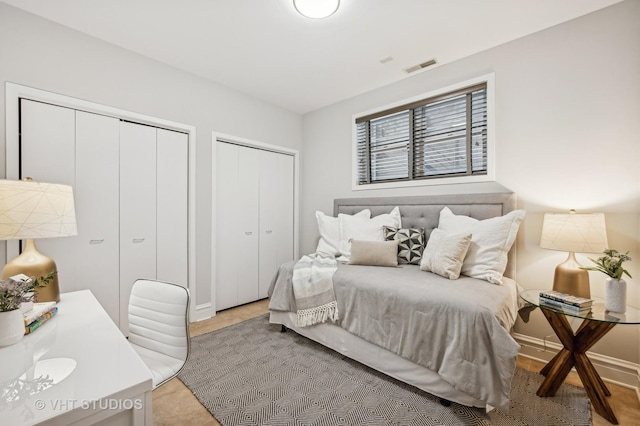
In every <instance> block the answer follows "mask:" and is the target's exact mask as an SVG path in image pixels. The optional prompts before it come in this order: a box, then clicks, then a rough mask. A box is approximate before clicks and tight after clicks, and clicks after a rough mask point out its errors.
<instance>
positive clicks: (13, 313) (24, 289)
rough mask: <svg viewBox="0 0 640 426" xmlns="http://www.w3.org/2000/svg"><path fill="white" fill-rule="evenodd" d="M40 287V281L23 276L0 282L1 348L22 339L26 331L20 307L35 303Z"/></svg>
mask: <svg viewBox="0 0 640 426" xmlns="http://www.w3.org/2000/svg"><path fill="white" fill-rule="evenodd" d="M38 285H39V284H38V280H36V279H34V278H29V277H27V276H26V275H22V274H21V275H16V276H13V277H11V278H9V279H7V280H3V281H0V346H9V345H13V344H14V343H17V342H19V341H20V339H22V336H23V335H24V331H25V329H24V316H23V314H22V311H21V310H20V305H21V304H22V303H24V302H31V301H33V298H34V297H35V293H34V290H35V288H36V287H37V286H38Z"/></svg>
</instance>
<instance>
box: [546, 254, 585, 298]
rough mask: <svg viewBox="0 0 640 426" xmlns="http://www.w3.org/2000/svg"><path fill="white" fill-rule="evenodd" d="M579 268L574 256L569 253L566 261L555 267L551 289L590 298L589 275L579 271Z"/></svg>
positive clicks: (581, 270)
mask: <svg viewBox="0 0 640 426" xmlns="http://www.w3.org/2000/svg"><path fill="white" fill-rule="evenodd" d="M580 266H581V265H580V264H579V263H578V261H577V260H576V256H575V254H574V253H573V252H569V257H567V260H565V261H564V263H561V264H559V265H558V266H556V270H555V273H554V275H553V289H554V290H555V291H559V292H561V293H566V294H571V295H573V296H578V297H586V298H587V299H589V298H591V287H590V285H589V273H588V272H587V271H585V270H584V269H580Z"/></svg>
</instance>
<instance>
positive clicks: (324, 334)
mask: <svg viewBox="0 0 640 426" xmlns="http://www.w3.org/2000/svg"><path fill="white" fill-rule="evenodd" d="M394 207H399V210H400V215H401V219H402V227H403V228H409V227H410V228H423V229H424V230H425V235H426V236H427V237H428V236H429V235H430V234H431V232H432V231H433V229H434V228H436V227H438V223H439V220H440V214H441V211H442V210H443V208H445V207H448V208H449V209H450V211H451V212H453V213H454V214H455V215H464V216H468V217H471V218H474V219H477V220H479V221H485V222H486V220H487V219H491V218H498V217H503V216H505V215H507V214H509V213H512V212H514V211H515V195H514V194H512V193H496V194H466V195H446V196H418V197H385V198H350V199H336V200H335V202H334V212H333V213H334V216H338V214H339V213H343V214H348V215H353V214H355V213H357V212H360V211H362V210H363V209H370V211H371V216H372V217H373V216H377V215H380V214H384V213H389V211H391V210H392V209H393V208H394ZM440 222H442V221H440ZM518 225H519V222H518ZM515 232H517V227H516V230H515ZM514 238H515V236H514ZM513 247H515V244H513ZM514 251H515V248H511V249H510V250H509V252H508V255H507V259H508V261H507V264H506V267H505V269H504V277H503V278H502V279H501V283H500V284H495V283H491V282H488V281H486V280H479V279H477V278H470V277H467V276H462V275H461V276H460V278H459V279H456V280H450V279H448V278H445V277H442V276H440V275H436V274H432V273H430V272H424V271H421V270H420V268H419V266H418V265H409V264H403V265H399V266H398V267H395V268H384V267H379V266H364V265H351V264H342V263H339V264H338V268H337V271H336V272H335V275H334V276H333V286H334V291H335V298H336V300H337V304H338V311H339V312H340V319H339V320H338V321H337V322H335V323H332V322H325V323H322V324H316V325H312V326H308V327H298V326H296V313H295V312H296V306H295V299H294V297H293V290H292V286H291V278H292V270H293V264H294V263H295V262H289V263H287V264H284V265H282V266H281V267H280V269H279V271H278V273H277V274H276V276H275V277H274V279H273V281H272V283H271V288H270V289H269V297H270V302H269V310H270V322H271V323H274V324H281V325H283V326H284V327H286V328H288V329H291V330H293V331H295V332H296V333H298V334H300V335H303V336H305V337H307V338H309V339H312V340H314V341H316V342H319V343H321V344H322V345H324V346H326V347H329V348H331V349H333V350H335V351H337V352H339V353H341V354H343V355H345V356H347V357H349V358H352V359H354V360H356V361H358V362H361V363H363V364H365V365H367V366H369V367H371V368H374V369H376V370H378V371H380V372H382V373H384V374H387V375H389V376H391V377H393V378H395V379H398V380H400V381H403V382H405V383H408V384H410V385H413V386H415V387H417V388H420V389H422V390H424V391H426V392H429V393H431V394H433V395H436V396H438V397H440V398H442V399H443V400H446V401H453V402H457V403H460V404H463V405H466V406H473V407H481V408H487V407H489V408H490V407H498V408H502V409H508V406H509V394H510V388H511V379H512V376H513V373H514V371H515V361H516V357H517V354H518V352H519V349H520V347H519V345H518V344H517V343H516V342H515V340H514V339H513V338H512V337H511V335H510V330H511V328H512V327H513V325H514V323H515V319H516V315H517V309H518V297H517V294H518V285H517V283H516V282H515V281H514V280H513V278H514V271H515V262H514V260H515V253H514ZM354 312H357V313H358V315H356V314H354Z"/></svg>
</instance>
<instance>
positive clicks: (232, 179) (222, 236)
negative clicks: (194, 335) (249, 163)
mask: <svg viewBox="0 0 640 426" xmlns="http://www.w3.org/2000/svg"><path fill="white" fill-rule="evenodd" d="M216 153H217V158H216V193H215V197H216V224H215V238H216V272H215V273H216V295H215V301H216V306H215V309H216V311H220V310H222V309H227V308H230V307H232V306H236V305H237V304H238V272H237V271H238V267H239V265H240V264H242V263H243V261H242V259H240V257H241V256H240V253H241V252H240V241H239V238H238V229H237V228H238V227H239V223H237V222H236V221H237V216H236V211H237V209H236V207H235V206H237V205H238V203H239V201H238V199H239V197H240V192H239V188H238V161H239V160H238V157H239V153H238V147H237V146H236V145H232V144H228V143H220V142H218V143H216Z"/></svg>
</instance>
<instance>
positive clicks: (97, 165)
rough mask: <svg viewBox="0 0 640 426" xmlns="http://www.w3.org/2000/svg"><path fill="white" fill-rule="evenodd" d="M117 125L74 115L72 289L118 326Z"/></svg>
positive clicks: (108, 120)
mask: <svg viewBox="0 0 640 426" xmlns="http://www.w3.org/2000/svg"><path fill="white" fill-rule="evenodd" d="M119 138H120V120H118V119H117V118H113V117H107V116H104V115H98V114H90V113H87V112H82V111H77V112H76V153H75V156H76V185H75V203H76V220H77V224H78V236H77V237H76V238H75V240H76V253H77V258H76V259H77V263H76V276H75V278H76V289H77V290H82V289H89V290H91V292H92V293H93V294H94V296H96V298H97V299H98V301H99V302H100V304H101V305H102V307H103V308H104V309H105V310H106V311H107V313H108V314H109V316H110V317H111V319H113V321H114V322H115V323H116V324H118V323H119V321H120V296H119V294H120V292H119V291H118V289H119V286H118V283H119V281H120V276H119V275H120V274H119V264H120V256H119V248H120V247H119V239H120V235H119V216H120V203H119V198H118V197H119V196H118V194H119V184H118V181H119V176H118V173H119V172H118V163H119V152H118V151H119V150H118V142H119Z"/></svg>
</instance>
